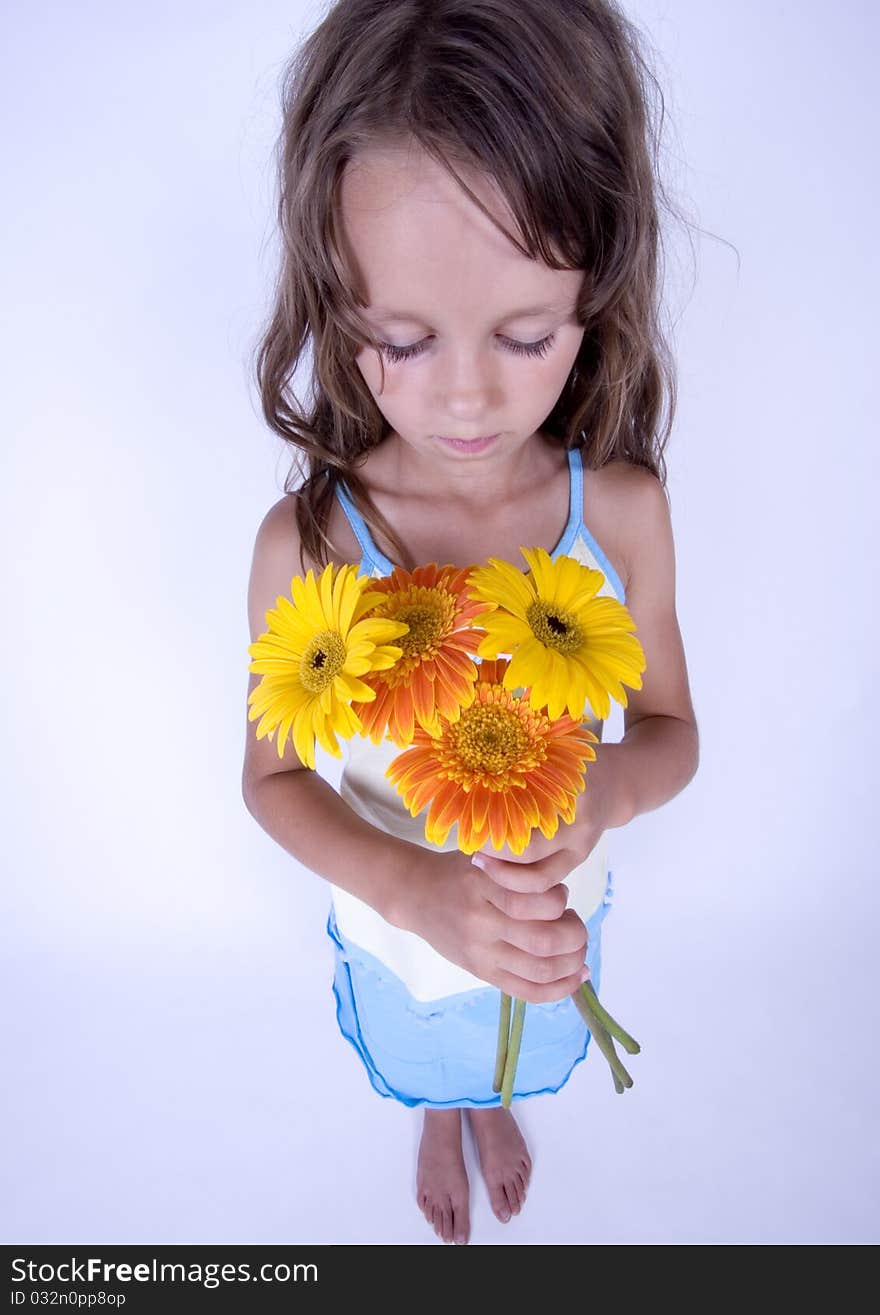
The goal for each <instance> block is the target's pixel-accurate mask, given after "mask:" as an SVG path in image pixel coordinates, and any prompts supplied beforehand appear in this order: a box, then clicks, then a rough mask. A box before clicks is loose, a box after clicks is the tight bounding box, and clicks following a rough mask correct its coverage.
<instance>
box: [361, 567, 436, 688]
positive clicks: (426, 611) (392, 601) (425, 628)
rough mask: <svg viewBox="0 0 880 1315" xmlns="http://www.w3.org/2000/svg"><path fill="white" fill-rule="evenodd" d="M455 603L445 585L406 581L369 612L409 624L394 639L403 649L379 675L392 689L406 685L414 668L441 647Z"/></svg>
mask: <svg viewBox="0 0 880 1315" xmlns="http://www.w3.org/2000/svg"><path fill="white" fill-rule="evenodd" d="M455 607H456V602H455V599H454V598H453V596H452V594H450V593H449V592H448V590H446V589H429V588H427V587H426V586H425V585H408V586H407V587H406V588H405V589H398V590H397V591H396V592H395V593H393V594H389V596H388V602H387V603H381V604H380V605H379V606H378V607H377V608H375V610H374V611H373V612H372V613H371V615H372V616H387V617H389V618H390V619H391V620H392V621H403V622H405V624H406V625H408V626H409V630H408V631H407V633H406V634H405V635H398V636H397V637H396V638H395V640H394V643H395V644H396V645H397V647H398V648H402V649H403V652H402V654H401V655H400V657H399V658H398V659H397V661H396V662H395V664H394V666H393V667H391V668H389V670H387V671H383V672H382V675H381V679H382V680H384V681H385V682H386V684H388V685H390V686H391V688H392V689H394V688H397V686H399V685H407V684H408V683H409V681H410V678H411V676H412V673H413V672H414V671H415V670H416V668H417V667H419V666H420V665H421V663H422V662H424V661H425V660H427V659H428V658H432V657H433V656H434V655H435V654H436V653H437V652H438V651H439V650H440V649H441V648H442V646H443V641H444V640H445V638H446V636H447V635H448V634H449V633H450V632H451V630H452V629H453V626H454V624H455Z"/></svg>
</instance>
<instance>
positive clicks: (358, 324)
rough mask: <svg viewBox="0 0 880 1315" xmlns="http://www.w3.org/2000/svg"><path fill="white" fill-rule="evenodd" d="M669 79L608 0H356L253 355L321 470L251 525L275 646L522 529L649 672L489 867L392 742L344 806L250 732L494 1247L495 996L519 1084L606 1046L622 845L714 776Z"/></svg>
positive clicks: (304, 77) (397, 1080) (508, 1183)
mask: <svg viewBox="0 0 880 1315" xmlns="http://www.w3.org/2000/svg"><path fill="white" fill-rule="evenodd" d="M646 86H647V74H646V70H645V65H644V62H643V59H642V57H641V56H640V54H639V49H638V42H637V39H636V34H635V32H634V30H633V29H632V27H631V26H630V24H629V22H628V20H627V19H626V18H625V17H624V16H623V15H622V14H621V12H620V10H619V9H618V8H617V7H616V5H615V4H613V3H611V0H339V3H337V4H335V5H334V6H333V7H332V9H331V10H330V11H329V13H328V14H327V16H326V17H325V18H324V20H323V22H322V23H321V24H320V26H319V27H318V28H317V29H316V30H315V31H314V32H313V33H312V34H311V35H310V36H309V37H308V38H307V40H306V41H305V43H304V44H303V46H302V47H301V49H300V50H299V51H298V52H297V54H296V55H295V57H294V58H293V59H292V60H291V62H290V65H289V68H288V72H287V76H286V79H285V93H284V121H283V129H282V135H281V140H280V150H279V165H280V174H281V177H280V193H279V219H280V228H281V233H282V237H283V257H282V264H281V269H280V275H279V279H278V285H277V300H276V303H275V306H274V309H273V313H272V316H271V321H270V323H269V324H268V327H267V328H266V331H265V334H264V336H263V337H262V340H261V342H260V347H259V354H258V366H257V373H258V378H259V385H260V389H261V395H262V402H263V409H264V414H265V416H266V419H267V421H268V423H269V424H270V425H271V427H272V428H273V429H274V430H275V431H276V432H277V433H279V434H281V435H282V436H283V437H284V438H285V439H286V440H287V441H289V442H290V443H291V444H293V446H294V447H295V448H296V449H297V450H298V451H299V452H303V453H305V454H306V458H307V469H306V470H305V471H302V470H300V471H299V473H300V474H301V475H305V479H304V482H302V483H301V486H299V487H295V485H294V484H293V481H291V487H289V488H288V487H287V486H286V489H287V491H286V492H285V495H284V496H283V497H282V498H281V499H280V500H279V501H278V502H276V503H275V505H274V506H273V507H272V508H271V509H270V510H269V512H268V513H267V515H266V516H265V518H264V520H263V522H262V524H261V525H260V528H259V531H258V533H257V537H256V543H255V547H254V555H253V564H252V569H251V579H250V588H249V598H248V610H249V620H250V632H251V641H252V642H253V641H254V640H256V639H257V638H258V637H259V636H260V635H261V634H262V633H264V632H265V630H266V628H267V626H266V612H267V611H268V610H269V609H270V608H273V607H274V606H275V603H276V599H277V597H278V596H279V595H288V596H289V594H290V581H291V577H292V576H293V575H297V574H301V575H304V574H305V572H306V571H307V570H308V569H309V568H310V567H311V568H314V570H315V571H316V573H319V572H320V571H321V570H322V569H323V567H324V566H325V565H326V564H327V563H328V562H333V563H335V564H336V565H337V566H342V565H344V564H346V563H357V564H358V565H359V566H360V569H361V572H363V573H364V574H366V575H372V576H382V575H389V574H390V573H391V571H392V570H393V569H394V566H395V565H400V566H401V567H404V568H406V569H408V570H412V569H414V568H415V567H417V566H419V565H424V564H427V563H429V562H436V563H438V564H439V565H445V564H452V565H455V566H458V567H464V566H473V565H477V564H481V563H485V562H486V561H487V560H488V558H489V557H491V556H494V557H500V558H503V559H506V560H507V561H509V562H511V563H514V564H516V565H517V566H518V567H520V568H522V569H524V568H523V559H522V556H521V553H520V548H521V547H544V548H546V549H547V551H548V552H549V553H551V555H552V556H553V557H554V558H558V557H559V556H561V555H563V554H567V555H570V556H572V557H575V558H576V559H577V560H578V561H580V562H582V563H584V564H585V565H587V566H590V567H592V568H594V569H598V570H599V571H601V572H602V574H603V576H604V584H603V586H602V589H601V591H600V592H601V593H604V594H607V595H608V596H610V597H613V598H617V599H619V600H620V601H621V602H625V604H626V606H627V607H628V609H629V611H630V613H631V614H632V617H633V620H634V622H635V624H636V626H637V636H638V639H639V641H640V643H641V644H642V647H643V649H644V652H645V658H646V662H647V668H646V671H645V674H644V678H643V687H642V689H641V690H639V691H634V692H633V693H632V694H630V695H629V702H628V706H627V708H626V710H625V734H624V736H623V739H622V740H621V741H620V742H619V743H609V744H605V745H601V746H597V760H596V762H595V763H590V764H589V765H588V767H587V788H586V789H585V790H584V791H582V792H581V794H580V795H579V796H578V811H577V816H576V818H575V821H574V823H573V824H571V825H567V824H565V823H563V822H560V826H559V830H558V831H557V833H556V835H555V836H554V838H553V839H552V840H548V839H546V838H545V837H544V836H543V835H542V834H541V833H540V832H539V831H537V830H536V831H534V832H533V833H532V839H531V841H530V843H529V846H528V848H527V849H526V850H525V852H524V853H523V854H521V855H518V856H515V855H513V854H512V852H511V851H510V850H509V849H507V847H505V849H504V850H503V851H501V852H498V851H495V850H494V849H493V848H492V847H491V846H490V845H487V846H486V847H485V849H484V851H483V852H482V853H481V854H479V855H477V856H475V857H476V858H479V859H480V860H481V866H475V865H474V864H472V862H471V859H470V858H469V857H468V856H466V855H465V854H463V853H462V852H461V851H460V850H459V849H458V848H457V845H456V833H455V828H453V831H452V832H451V833H450V837H449V840H448V843H447V844H446V845H445V846H444V847H442V848H438V847H436V846H433V845H431V844H430V843H429V842H428V841H427V840H426V839H425V834H424V820H425V818H424V814H421V815H419V816H418V817H416V818H412V817H411V816H410V815H409V813H408V811H407V809H406V807H405V805H404V803H403V800H402V798H401V797H400V795H399V794H398V793H397V791H396V789H395V787H394V786H393V785H392V784H391V783H390V782H389V781H388V780H387V779H386V778H385V768H386V767H387V765H388V763H389V762H390V761H391V759H392V758H393V757H394V756H396V755H397V754H399V753H400V749H399V748H397V747H396V746H395V745H393V744H390V743H388V742H386V743H384V744H382V745H381V746H376V745H374V744H372V742H371V741H370V740H369V739H367V738H366V737H355V738H354V739H352V740H350V741H347V742H344V748H345V751H346V755H347V756H346V762H345V765H344V769H343V773H342V778H341V786H340V791H339V793H337V792H336V791H335V790H334V789H333V788H332V786H331V785H330V784H329V783H328V782H326V781H325V780H324V779H323V778H322V777H321V776H320V775H318V774H317V773H316V772H312V771H308V770H303V768H304V764H303V763H302V762H301V761H300V759H299V758H298V756H297V754H296V752H295V750H294V747H293V744H292V742H291V740H290V739H289V738H288V741H287V744H286V746H285V749H284V754H283V757H282V758H279V756H278V751H277V744H276V743H275V742H274V741H270V740H269V739H268V738H266V737H265V736H264V737H263V738H261V739H259V740H258V739H257V737H256V733H255V728H254V724H253V723H251V722H249V724H248V728H247V747H246V755H245V763H244V771H243V795H244V799H245V801H246V803H247V806H248V808H249V810H250V812H251V813H252V814H253V816H254V817H255V818H256V819H257V821H258V822H259V824H260V825H261V826H262V827H263V828H264V829H265V830H266V831H267V832H268V833H269V834H270V835H271V836H273V837H274V838H275V839H276V840H277V841H278V843H279V844H280V845H282V846H283V847H284V848H285V850H287V851H288V852H289V853H290V854H292V855H294V856H295V857H296V858H297V859H298V860H299V861H300V862H301V863H302V864H303V865H304V866H306V867H308V868H311V869H312V870H313V871H314V872H316V873H318V874H319V875H320V876H322V877H324V878H325V879H326V880H327V881H328V883H329V884H330V888H331V892H332V902H331V907H330V915H329V919H328V924H327V931H328V933H329V935H330V937H331V939H332V942H333V946H334V952H335V956H336V958H335V962H336V972H335V980H334V983H333V987H334V992H335V1002H336V1011H337V1017H338V1021H339V1025H340V1028H341V1030H342V1032H343V1034H344V1035H345V1036H346V1037H347V1038H348V1040H349V1041H350V1042H351V1044H352V1046H353V1048H354V1050H355V1051H356V1053H357V1055H358V1056H359V1058H360V1060H361V1061H362V1063H363V1065H364V1067H365V1069H366V1074H367V1076H368V1078H369V1081H370V1082H371V1084H372V1086H373V1087H374V1088H375V1090H376V1091H377V1092H379V1093H380V1094H381V1095H383V1096H385V1097H389V1098H391V1099H393V1100H396V1101H399V1102H400V1103H401V1104H403V1105H408V1106H411V1107H415V1106H422V1107H424V1111H425V1112H424V1126H423V1132H422V1140H421V1145H420V1150H419V1157H418V1167H417V1198H418V1203H419V1205H420V1207H421V1209H422V1211H423V1212H424V1214H425V1217H426V1218H427V1220H428V1221H429V1223H431V1224H432V1225H433V1227H434V1229H435V1230H436V1232H437V1233H438V1234H439V1235H440V1236H441V1237H442V1238H443V1240H444V1241H447V1242H452V1241H455V1242H466V1241H467V1240H468V1237H469V1227H470V1226H469V1209H468V1181H467V1175H466V1171H465V1164H464V1159H463V1155H462V1141H461V1120H462V1113H461V1111H462V1110H466V1111H467V1117H468V1121H469V1123H470V1126H471V1129H472V1132H473V1135H474V1138H475V1143H476V1148H477V1153H478V1158H479V1163H480V1168H481V1171H482V1173H483V1175H484V1177H485V1179H486V1184H487V1188H488V1192H489V1196H490V1200H491V1203H492V1208H493V1210H494V1212H495V1214H496V1215H497V1217H498V1218H499V1219H501V1220H507V1219H509V1218H510V1215H511V1214H512V1213H513V1214H516V1213H518V1212H519V1211H520V1209H521V1208H522V1204H523V1201H524V1200H525V1197H526V1193H527V1190H528V1185H529V1175H530V1171H531V1161H530V1158H529V1153H528V1149H527V1147H526V1145H525V1142H524V1139H523V1137H522V1134H521V1132H520V1130H519V1128H518V1126H517V1123H516V1120H515V1117H514V1114H513V1111H512V1109H506V1108H503V1107H502V1106H501V1103H500V1101H501V1097H500V1095H499V1094H498V1093H496V1092H495V1091H493V1086H492V1082H493V1076H494V1061H495V1052H496V1044H497V1038H498V1018H499V1007H500V992H506V993H508V994H509V995H510V996H511V997H512V998H514V999H521V1000H525V1001H526V1002H527V1010H526V1018H525V1027H524V1031H523V1035H522V1048H521V1051H520V1056H519V1063H518V1067H517V1071H516V1086H515V1088H514V1093H513V1099H514V1101H515V1100H517V1099H524V1098H525V1097H528V1096H534V1095H538V1094H541V1093H549V1092H555V1091H558V1090H559V1089H560V1087H562V1086H563V1085H564V1084H565V1082H566V1081H567V1080H568V1078H569V1076H570V1074H571V1072H572V1070H573V1068H574V1067H575V1066H576V1065H577V1064H578V1063H579V1062H580V1061H581V1060H583V1059H584V1057H585V1055H586V1052H587V1044H588V1040H589V1033H588V1032H587V1029H586V1027H585V1026H584V1023H583V1021H582V1019H581V1017H580V1015H579V1013H578V1011H577V1009H576V1007H575V1005H574V1003H573V1001H572V1000H571V999H570V996H571V994H572V992H573V991H575V990H576V989H577V988H578V986H579V985H580V983H581V981H582V980H584V977H585V975H589V974H590V973H591V974H592V981H593V985H594V986H595V987H596V989H597V991H598V989H599V969H600V962H599V950H600V925H601V922H602V919H603V917H604V916H605V913H606V911H607V907H608V904H609V901H610V893H611V873H610V872H609V870H608V867H607V861H606V846H605V833H606V831H607V830H608V829H610V828H612V827H618V826H623V825H624V824H625V823H626V822H627V821H629V819H630V818H632V817H634V816H635V815H637V814H638V813H642V812H645V811H646V810H649V809H654V808H657V807H659V806H660V805H661V804H663V803H664V802H665V801H666V800H668V799H670V798H672V797H673V796H674V795H676V794H677V793H678V792H679V791H681V790H682V789H683V788H684V786H685V785H686V784H687V783H688V782H689V781H690V779H691V778H692V776H693V775H694V772H695V771H696V768H697V762H698V735H697V727H696V722H695V717H694V710H693V706H692V703H691V697H690V691H689V687H688V676H687V668H686V663H685V656H684V652H683V647H682V640H681V636H680V633H679V628H678V622H677V618H676V611H675V597H674V595H675V585H674V553H673V538H672V530H671V525H670V517H669V510H668V505H667V499H666V494H665V473H664V471H663V455H662V454H663V444H664V442H665V440H666V438H667V437H668V432H669V428H670V426H671V413H672V410H673V409H674V400H673V399H674V375H673V373H672V370H671V368H670V366H669V363H668V352H667V349H666V347H665V345H664V343H663V340H662V338H661V337H660V335H659V332H658V328H657V300H656V297H657V260H658V231H659V225H658V211H657V202H656V197H657V192H658V188H659V184H658V182H657V179H656V178H655V176H654V173H653V170H652V152H651V146H652V140H651V135H650V120H649V115H648V99H647V96H646ZM307 343H308V344H310V345H311V349H312V354H311V359H312V365H311V370H312V374H311V394H310V397H309V401H308V404H307V405H303V403H301V402H300V401H299V399H298V397H297V396H296V394H295V393H294V390H293V388H292V386H291V379H292V376H293V372H294V369H295V367H296V366H297V364H298V363H299V362H300V360H301V358H302V356H303V353H304V351H305V348H306V345H307ZM667 394H668V395H669V401H670V406H669V413H670V414H669V418H668V420H667V424H666V427H665V429H663V428H662V426H661V423H660V417H661V412H662V409H663V403H664V398H665V397H666V396H667ZM294 469H295V470H296V469H297V467H296V465H295V467H294ZM292 474H293V472H292ZM258 679H259V677H258V676H256V675H252V676H251V680H250V684H249V692H250V690H252V689H253V688H254V686H255V685H256V683H257V681H258ZM584 716H585V719H586V721H587V724H588V725H589V726H590V728H591V729H592V730H593V731H594V733H595V734H596V735H597V736H598V737H599V738H600V739H601V732H602V726H603V723H602V722H601V721H599V720H598V719H597V718H596V717H595V715H594V714H593V710H592V709H591V708H590V707H589V705H587V707H586V708H585V710H584ZM353 1080H354V1078H353Z"/></svg>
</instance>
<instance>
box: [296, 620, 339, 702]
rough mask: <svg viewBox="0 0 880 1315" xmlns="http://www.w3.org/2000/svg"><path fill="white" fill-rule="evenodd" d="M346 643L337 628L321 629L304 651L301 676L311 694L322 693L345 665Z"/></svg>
mask: <svg viewBox="0 0 880 1315" xmlns="http://www.w3.org/2000/svg"><path fill="white" fill-rule="evenodd" d="M345 653H346V649H345V643H344V641H343V639H342V636H341V635H340V634H339V632H338V631H336V630H319V631H318V633H317V634H316V635H315V637H314V638H313V639H312V640H310V642H309V645H308V648H307V649H306V651H305V653H303V657H302V662H301V663H300V668H299V678H300V680H301V681H302V683H303V685H304V686H305V688H306V689H307V690H308V691H309V693H310V694H320V693H321V691H322V690H325V689H326V688H327V686H328V685H329V684H330V682H331V681H332V680H333V678H334V676H338V675H339V672H340V671H341V670H342V668H343V666H344V665H345Z"/></svg>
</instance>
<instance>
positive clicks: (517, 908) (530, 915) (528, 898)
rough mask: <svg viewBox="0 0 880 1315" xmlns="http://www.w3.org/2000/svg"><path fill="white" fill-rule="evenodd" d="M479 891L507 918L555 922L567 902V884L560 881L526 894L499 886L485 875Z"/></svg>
mask: <svg viewBox="0 0 880 1315" xmlns="http://www.w3.org/2000/svg"><path fill="white" fill-rule="evenodd" d="M480 893H481V894H482V895H483V896H484V897H485V898H486V899H487V900H488V901H489V903H490V904H493V905H494V906H495V908H496V909H500V910H501V912H502V913H506V914H507V916H508V918H520V919H525V920H531V919H535V918H537V919H538V920H539V921H546V922H555V920H556V919H557V918H559V917H561V916H562V914H563V913H564V912H565V908H566V905H567V904H568V886H565V885H563V884H562V882H558V883H557V884H556V885H555V886H551V887H550V889H549V890H545V891H539V892H538V893H537V894H533V895H527V894H524V893H523V892H522V891H517V890H509V889H508V888H507V887H506V886H499V884H498V882H497V881H493V880H492V878H491V877H490V876H488V875H487V876H484V877H482V879H481V884H480Z"/></svg>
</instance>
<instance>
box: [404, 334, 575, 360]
mask: <svg viewBox="0 0 880 1315" xmlns="http://www.w3.org/2000/svg"><path fill="white" fill-rule="evenodd" d="M555 336H556V335H555V334H553V333H548V334H547V337H546V338H541V339H540V340H539V341H538V342H514V341H513V340H512V339H511V338H505V339H504V344H505V347H506V350H507V351H509V352H513V354H514V355H515V356H546V355H547V352H548V351H549V349H550V348H551V347H552V345H553V340H554V338H555ZM379 346H380V347H381V348H382V352H383V354H384V355H385V356H386V357H387V358H388V360H389V361H395V362H396V361H409V360H411V359H412V357H413V356H421V354H422V352H423V351H424V350H425V344H424V342H416V343H413V345H412V346H411V347H395V346H394V344H393V343H390V342H383V343H380V344H379Z"/></svg>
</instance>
